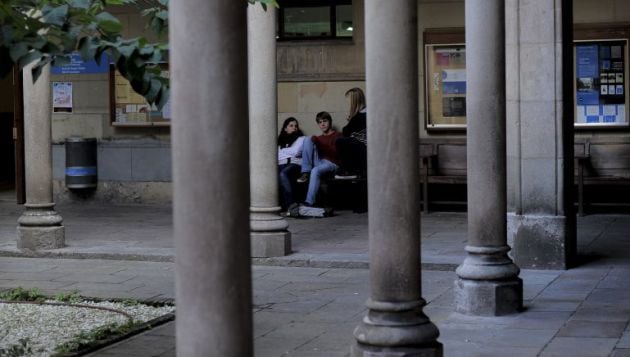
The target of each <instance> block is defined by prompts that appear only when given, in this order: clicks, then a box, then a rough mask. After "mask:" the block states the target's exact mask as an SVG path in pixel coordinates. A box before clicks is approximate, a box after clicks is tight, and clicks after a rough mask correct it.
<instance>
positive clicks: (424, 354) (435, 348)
mask: <svg viewBox="0 0 630 357" xmlns="http://www.w3.org/2000/svg"><path fill="white" fill-rule="evenodd" d="M443 354H444V351H443V347H442V344H441V343H439V342H435V343H433V344H430V345H427V346H423V347H399V348H392V347H378V346H369V345H364V344H362V343H359V342H356V343H355V344H354V345H352V347H351V348H350V356H352V357H442V355H443Z"/></svg>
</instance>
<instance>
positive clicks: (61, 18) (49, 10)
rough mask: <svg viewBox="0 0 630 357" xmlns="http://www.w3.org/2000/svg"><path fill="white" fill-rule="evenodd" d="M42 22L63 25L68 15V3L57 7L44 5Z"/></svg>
mask: <svg viewBox="0 0 630 357" xmlns="http://www.w3.org/2000/svg"><path fill="white" fill-rule="evenodd" d="M42 14H43V18H44V22H45V23H47V24H51V25H56V26H63V24H64V22H66V17H67V16H68V5H61V6H57V7H51V6H48V5H46V6H44V8H43V9H42Z"/></svg>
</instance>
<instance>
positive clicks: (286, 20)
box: [278, 0, 353, 40]
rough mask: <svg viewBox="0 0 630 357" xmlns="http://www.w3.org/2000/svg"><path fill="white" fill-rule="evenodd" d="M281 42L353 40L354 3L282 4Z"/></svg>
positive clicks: (335, 0) (293, 1) (315, 0)
mask: <svg viewBox="0 0 630 357" xmlns="http://www.w3.org/2000/svg"><path fill="white" fill-rule="evenodd" d="M279 3H280V10H279V16H278V38H279V39H280V40H310V39H334V38H348V39H350V38H352V31H353V24H352V1H351V0H313V1H299V0H284V1H283V0H280V1H279Z"/></svg>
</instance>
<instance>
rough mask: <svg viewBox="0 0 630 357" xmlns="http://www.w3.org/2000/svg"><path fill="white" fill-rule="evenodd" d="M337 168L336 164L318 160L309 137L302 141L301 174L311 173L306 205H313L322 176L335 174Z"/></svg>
mask: <svg viewBox="0 0 630 357" xmlns="http://www.w3.org/2000/svg"><path fill="white" fill-rule="evenodd" d="M337 168H338V166H337V165H336V164H334V163H332V162H330V161H328V160H326V159H320V158H319V154H318V152H317V148H316V147H315V144H314V143H313V141H312V140H311V138H310V137H309V138H306V139H305V140H304V146H303V147H302V172H303V173H304V172H310V173H311V176H310V180H309V182H308V193H307V194H306V200H305V201H304V203H306V204H308V205H313V204H315V200H316V199H317V192H318V191H319V183H320V181H321V178H322V176H324V175H326V174H328V173H332V172H335V170H337Z"/></svg>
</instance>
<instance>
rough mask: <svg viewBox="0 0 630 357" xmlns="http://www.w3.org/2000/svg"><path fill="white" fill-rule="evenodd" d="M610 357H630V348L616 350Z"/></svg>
mask: <svg viewBox="0 0 630 357" xmlns="http://www.w3.org/2000/svg"><path fill="white" fill-rule="evenodd" d="M610 357H630V348H616V349H614V350H613V352H612V354H611V355H610Z"/></svg>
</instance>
